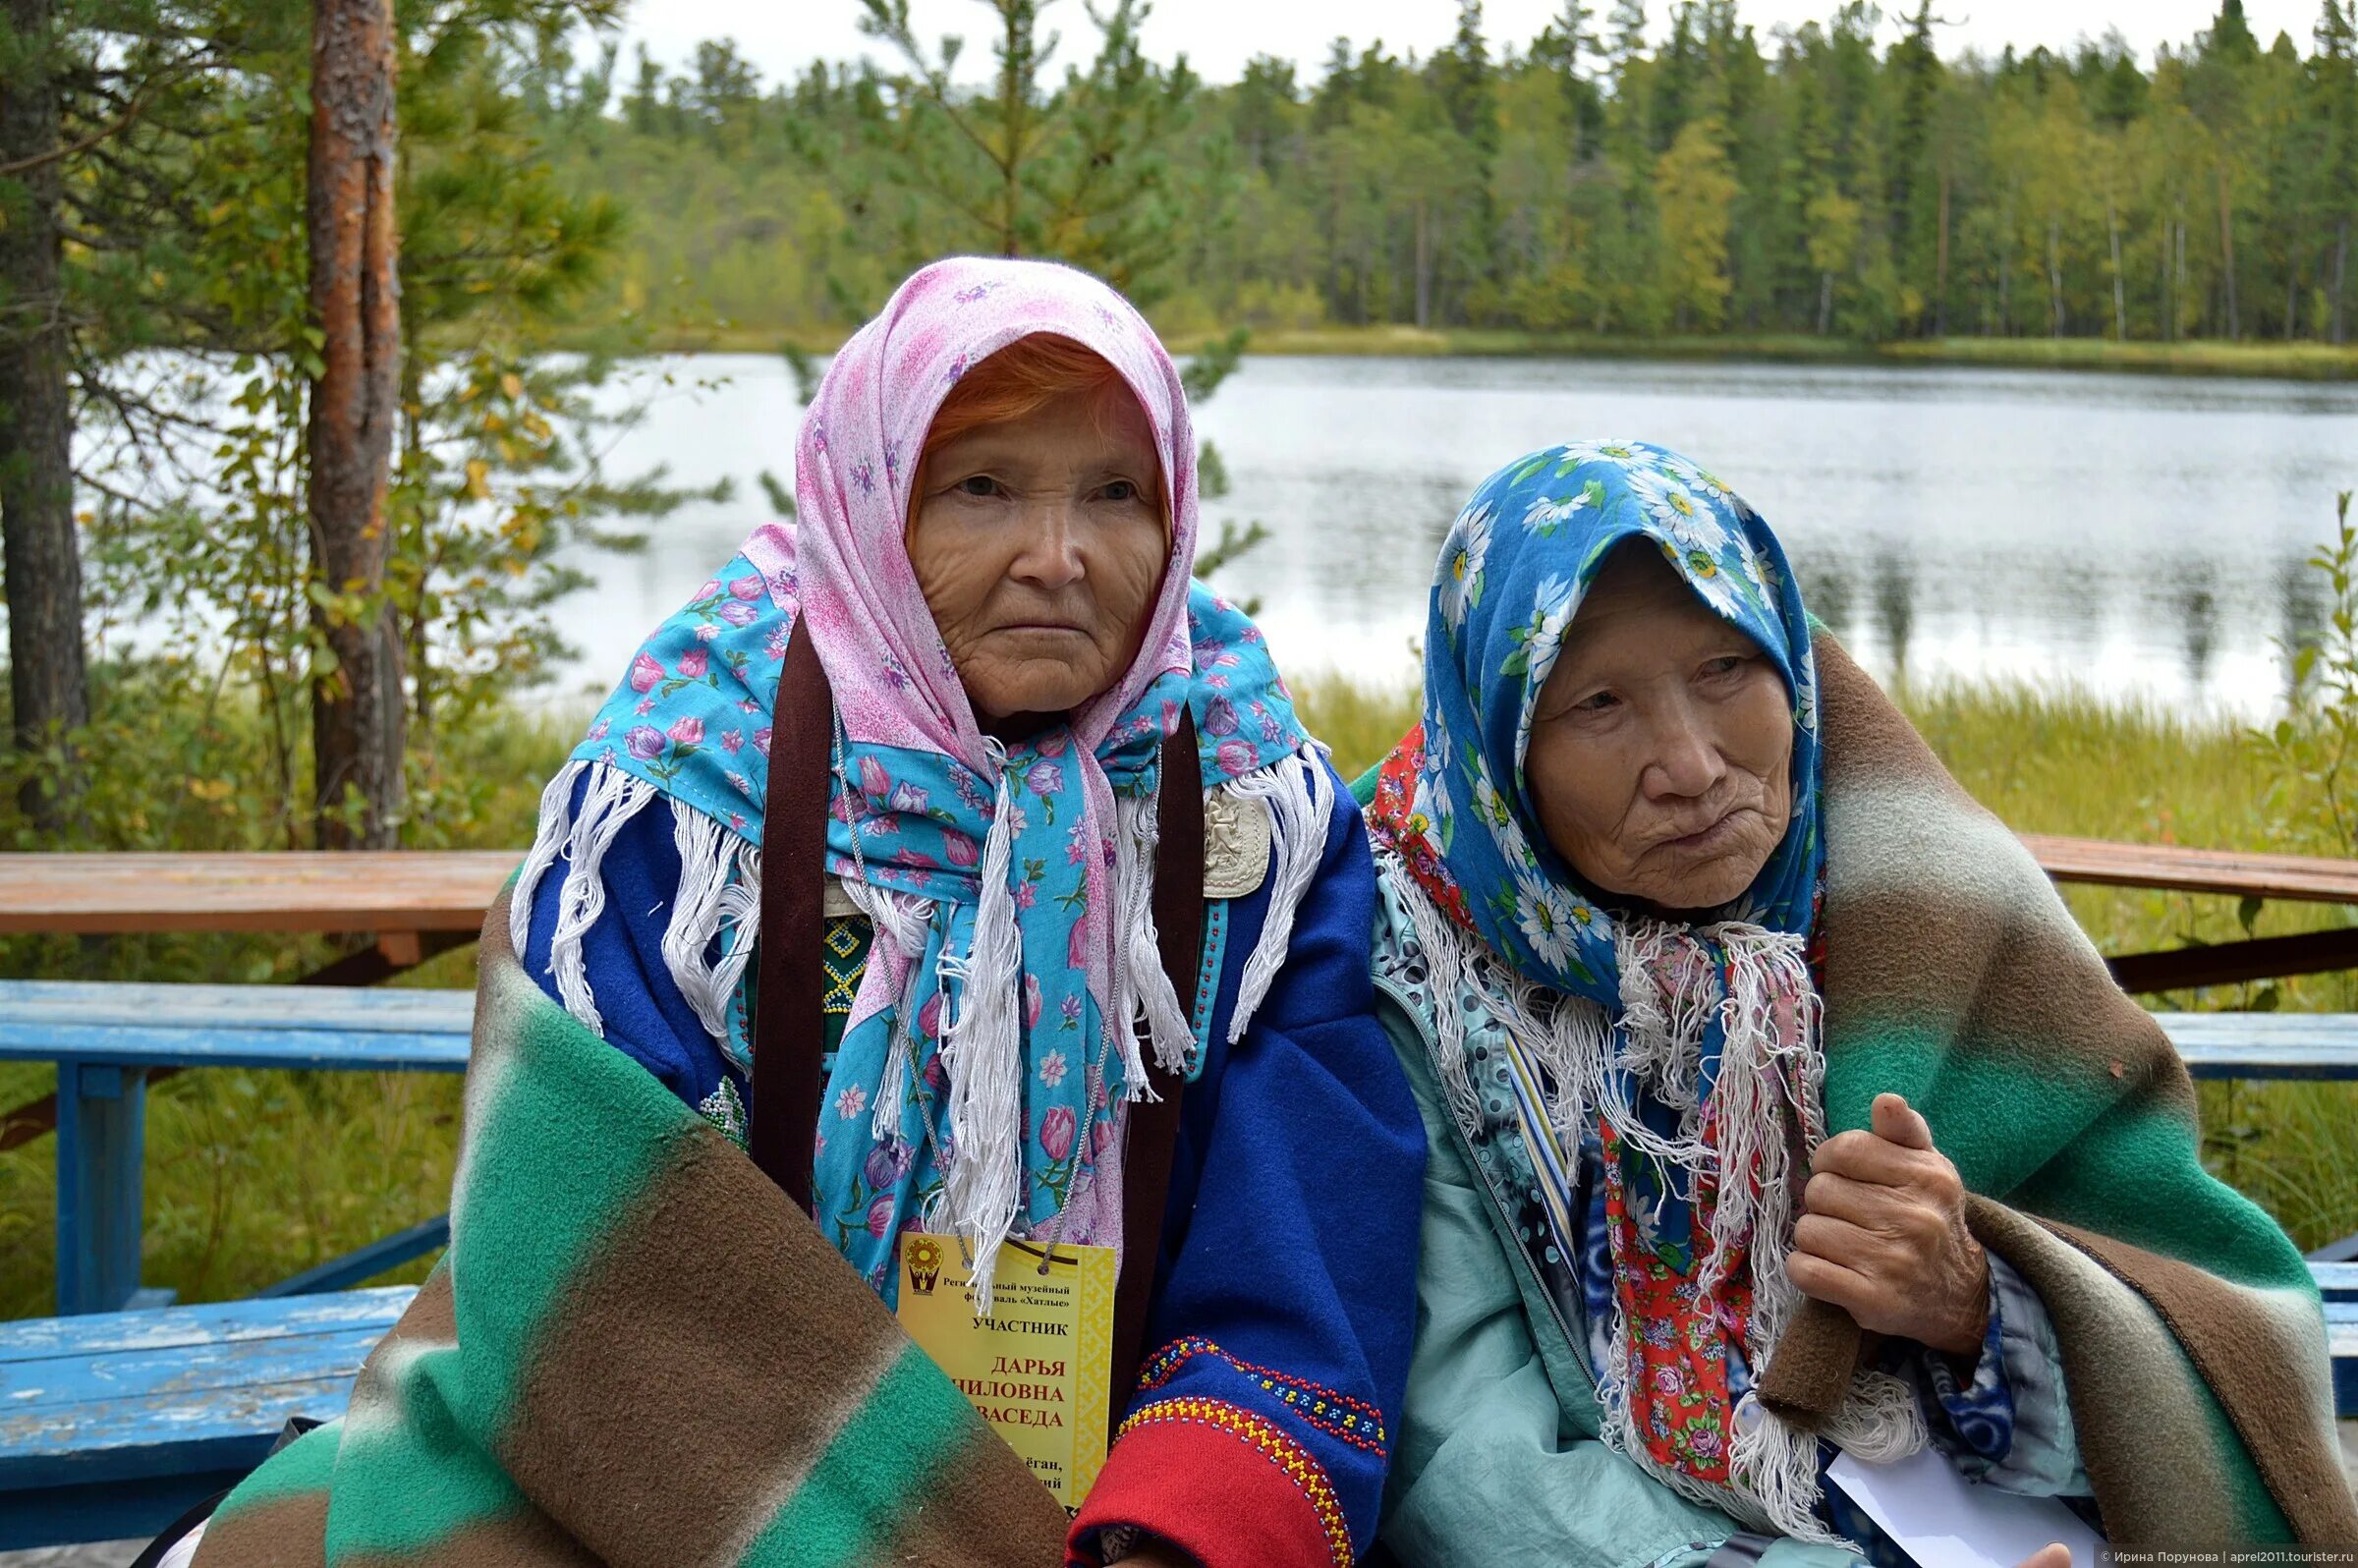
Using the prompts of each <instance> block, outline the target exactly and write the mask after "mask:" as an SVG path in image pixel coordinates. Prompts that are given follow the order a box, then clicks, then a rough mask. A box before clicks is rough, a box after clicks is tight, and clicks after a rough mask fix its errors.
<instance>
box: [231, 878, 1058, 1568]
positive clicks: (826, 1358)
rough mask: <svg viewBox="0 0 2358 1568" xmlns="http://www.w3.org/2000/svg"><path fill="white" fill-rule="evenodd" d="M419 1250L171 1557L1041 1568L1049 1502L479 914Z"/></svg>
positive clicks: (423, 1565)
mask: <svg viewBox="0 0 2358 1568" xmlns="http://www.w3.org/2000/svg"><path fill="white" fill-rule="evenodd" d="M481 976H482V979H481V983H480V988H479V990H478V992H477V1003H476V1025H475V1048H474V1056H473V1060H472V1062H471V1064H470V1066H469V1068H468V1074H467V1114H466V1129H465V1143H464V1146H463V1151H462V1155H461V1159H460V1165H459V1175H458V1182H457V1190H456V1192H455V1193H454V1194H453V1198H452V1203H451V1243H450V1251H449V1252H448V1254H447V1255H446V1256H445V1257H444V1258H443V1260H442V1261H441V1262H440V1263H439V1264H438V1265H437V1266H436V1267H435V1269H434V1272H433V1275H432V1277H431V1278H429V1279H428V1280H427V1281H426V1283H425V1285H424V1287H423V1288H422V1289H421V1290H420V1291H419V1293H418V1298H417V1301H416V1302H415V1303H414V1304H413V1305H412V1306H411V1308H410V1310H409V1312H408V1313H407V1314H405V1315H404V1316H403V1317H402V1319H401V1321H400V1322H399V1323H398V1324H396V1325H395V1327H394V1329H393V1331H392V1332H391V1333H390V1334H389V1335H387V1336H386V1338H385V1339H384V1341H383V1342H382V1343H381V1344H379V1345H378V1346H377V1348H376V1350H375V1352H374V1353H373V1354H372V1355H371V1356H370V1357H369V1358H368V1361H367V1364H366V1365H365V1367H364V1368H363V1370H362V1372H361V1375H360V1380H359V1383H358V1385H357V1386H356V1388H355V1389H354V1392H353V1399H352V1406H351V1409H350V1411H349V1413H348V1414H347V1415H346V1416H345V1417H344V1419H343V1420H341V1421H338V1422H334V1423H331V1424H329V1425H328V1426H325V1427H322V1428H319V1429H318V1430H316V1431H313V1432H311V1433H309V1435H307V1436H305V1437H303V1438H302V1439H300V1440H299V1441H297V1442H295V1443H294V1444H292V1445H290V1446H289V1447H288V1448H286V1449H285V1450H284V1451H282V1452H281V1453H279V1454H278V1455H277V1456H276V1457H274V1458H272V1459H271V1460H270V1461H269V1462H268V1463H266V1464H265V1465H263V1466H262V1467H261V1469H259V1470H258V1471H256V1472H255V1473H254V1474H253V1476H252V1477H251V1478H250V1479H249V1480H248V1481H247V1482H246V1484H244V1485H242V1486H240V1487H239V1488H238V1489H237V1490H236V1491H235V1492H234V1493H232V1494H231V1496H230V1498H229V1499H228V1501H227V1502H226V1503H225V1504H224V1505H223V1506H222V1508H221V1510H220V1512H219V1513H218V1514H216V1515H215V1516H214V1519H213V1522H212V1524H211V1525H210V1526H209V1527H208V1529H207V1530H206V1533H205V1537H204V1540H203V1544H202V1545H201V1547H200V1548H199V1550H198V1553H197V1568H327V1565H330V1564H333V1565H336V1568H362V1565H367V1568H411V1565H416V1568H429V1565H433V1568H556V1565H560V1564H563V1565H569V1568H570V1565H586V1564H597V1563H605V1564H612V1565H615V1568H626V1565H627V1568H677V1565H683V1564H710V1565H727V1564H745V1565H761V1568H855V1565H857V1568H869V1565H876V1564H894V1563H909V1564H919V1563H922V1564H927V1565H933V1564H942V1563H952V1562H955V1563H961V1564H975V1565H978V1568H997V1565H1002V1564H1003V1565H1006V1568H1042V1565H1045V1564H1052V1563H1060V1562H1062V1561H1063V1560H1064V1551H1063V1542H1064V1535H1065V1516H1064V1511H1063V1509H1062V1508H1060V1507H1058V1506H1057V1504H1056V1502H1055V1500H1054V1499H1053V1498H1052V1497H1050V1495H1049V1494H1048V1492H1047V1491H1046V1489H1045V1488H1043V1487H1041V1486H1040V1485H1039V1484H1038V1483H1037V1482H1035V1481H1034V1480H1033V1479H1032V1477H1031V1475H1030V1473H1029V1472H1028V1471H1027V1470H1026V1469H1025V1468H1024V1465H1023V1462H1022V1461H1021V1460H1019V1459H1018V1458H1017V1457H1016V1456H1015V1454H1014V1453H1013V1452H1012V1451H1011V1450H1010V1449H1009V1448H1008V1447H1007V1445H1006V1444H1005V1443H1003V1442H1001V1441H1000V1440H999V1439H998V1437H997V1436H996V1435H994V1434H993V1433H992V1432H991V1431H990V1429H989V1428H987V1427H985V1426H984V1425H983V1422H982V1420H981V1419H980V1418H979V1417H977V1416H976V1415H975V1413H974V1411H973V1410H972V1409H971V1408H970V1407H969V1405H968V1404H967V1402H966V1399H965V1398H964V1396H962V1395H961V1394H960V1393H959V1392H958V1390H957V1389H956V1388H955V1387H953V1386H952V1385H951V1383H950V1381H949V1379H948V1378H947V1377H945V1376H944V1375H943V1374H942V1373H941V1372H940V1371H939V1369H937V1368H936V1367H935V1366H934V1365H933V1363H932V1362H931V1361H930V1360H928V1359H927V1358H926V1355H925V1354H924V1352H922V1351H920V1350H919V1349H917V1347H916V1346H915V1345H913V1344H912V1343H911V1342H910V1341H909V1340H908V1338H907V1337H906V1336H905V1335H903V1334H902V1332H901V1331H900V1328H899V1326H898V1325H897V1324H896V1323H895V1322H894V1320H893V1318H892V1316H891V1315H890V1314H889V1313H887V1312H886V1311H885V1309H884V1307H883V1304H882V1303H881V1302H879V1301H878V1300H877V1299H876V1296H875V1294H874V1292H872V1291H871V1290H870V1289H869V1287H868V1286H867V1285H866V1284H865V1283H863V1282H862V1281H861V1280H860V1278H859V1277H858V1276H857V1275H855V1274H854V1273H853V1272H852V1270H851V1268H850V1267H849V1266H848V1265H846V1264H845V1263H844V1261H843V1260H842V1259H841V1258H840V1257H839V1256H838V1255H837V1254H836V1252H835V1249H834V1248H833V1247H832V1246H830V1245H829V1244H828V1243H827V1242H826V1240H825V1239H824V1238H823V1237H821V1236H820V1235H819V1233H818V1231H817V1229H816V1228H815V1227H814V1226H813V1225H812V1223H811V1221H810V1220H809V1219H808V1218H807V1217H806V1216H804V1215H802V1214H800V1213H797V1212H796V1211H795V1210H794V1208H793V1207H792V1205H791V1204H789V1202H788V1201H787V1199H786V1197H785V1196H784V1195H783V1194H782V1193H780V1192H779V1191H778V1189H777V1188H776V1187H775V1186H773V1185H772V1184H771V1183H770V1182H769V1181H768V1179H767V1178H765V1177H764V1176H762V1174H761V1173H760V1172H759V1171H758V1170H757V1169H756V1168H755V1166H754V1164H753V1163H752V1161H750V1160H749V1159H747V1158H746V1156H745V1155H744V1154H743V1153H742V1152H740V1151H739V1150H738V1148H736V1147H735V1146H734V1145H732V1144H731V1143H729V1141H728V1140H727V1139H725V1138H724V1137H722V1136H721V1135H720V1134H719V1133H718V1132H717V1131H715V1130H714V1129H713V1127H712V1126H711V1125H710V1124H709V1123H707V1122H706V1121H704V1120H703V1119H702V1117H700V1116H698V1115H697V1114H696V1113H695V1112H694V1111H692V1110H690V1109H689V1108H688V1107H687V1106H686V1105H683V1104H682V1103H681V1102H680V1101H679V1100H678V1099H676V1098H674V1097H673V1096H672V1095H671V1093H670V1092H668V1091H666V1090H665V1089H664V1088H663V1087H662V1086H661V1085H660V1084H658V1083H656V1082H655V1080H654V1079H652V1078H651V1077H649V1076H648V1075H647V1074H646V1072H645V1071H644V1070H642V1069H641V1068H640V1067H639V1066H638V1065H637V1064H636V1063H634V1062H633V1061H632V1060H631V1059H630V1058H629V1057H627V1056H625V1055H624V1054H623V1053H622V1052H620V1051H618V1050H616V1049H614V1047H612V1046H611V1045H609V1044H607V1043H606V1042H605V1041H603V1040H601V1039H599V1038H598V1037H597V1036H595V1035H593V1034H591V1033H589V1031H588V1030H586V1029H584V1028H583V1027H582V1026H581V1025H580V1024H579V1023H578V1022H576V1021H575V1020H574V1019H573V1018H572V1017H570V1016H569V1015H568V1014H567V1013H566V1011H565V1010H564V1009H563V1008H562V1007H560V1006H558V1005H557V1004H555V1003H554V1002H551V1001H550V1000H548V998H547V997H546V996H545V995H543V994H542V992H541V991H540V989H539V987H538V986H537V985H535V984H534V983H533V980H532V979H531V977H530V976H528V975H527V974H526V973H525V972H524V969H523V967H522V966H521V965H520V964H519V963H518V961H517V958H516V954H515V952H514V950H513V948H512V947H511V946H510V943H509V939H508V907H507V899H506V897H505V896H504V895H503V896H502V898H501V899H500V900H499V902H498V903H497V904H495V905H494V906H493V908H492V910H491V913H490V918H489V919H488V920H487V921H486V922H485V923H484V925H483V937H482V950H481Z"/></svg>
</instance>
